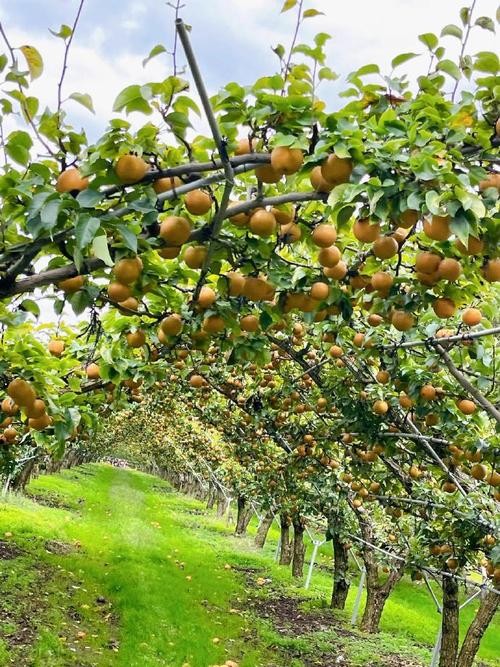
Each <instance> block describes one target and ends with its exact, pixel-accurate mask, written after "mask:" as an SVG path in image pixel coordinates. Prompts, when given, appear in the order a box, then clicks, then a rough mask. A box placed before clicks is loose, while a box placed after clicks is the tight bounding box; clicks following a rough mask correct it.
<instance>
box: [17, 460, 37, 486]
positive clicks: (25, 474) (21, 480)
mask: <svg viewBox="0 0 500 667" xmlns="http://www.w3.org/2000/svg"><path fill="white" fill-rule="evenodd" d="M36 463H37V459H36V458H32V459H30V460H29V461H27V462H26V465H25V466H24V467H23V469H22V470H21V471H20V473H19V474H18V475H17V476H16V477H15V479H14V480H13V481H12V483H11V489H12V490H13V491H24V489H25V488H26V486H27V484H28V482H29V481H30V479H31V475H32V474H33V472H34V469H35V466H36Z"/></svg>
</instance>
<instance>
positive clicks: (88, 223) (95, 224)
mask: <svg viewBox="0 0 500 667" xmlns="http://www.w3.org/2000/svg"><path fill="white" fill-rule="evenodd" d="M100 226H101V222H100V220H99V218H89V217H88V216H87V215H81V216H80V217H79V218H78V220H77V222H76V225H75V239H76V245H77V247H78V248H79V249H80V250H83V249H84V248H85V247H86V246H88V244H89V243H90V242H91V241H92V239H93V238H94V237H95V235H96V234H97V231H98V229H99V227H100Z"/></svg>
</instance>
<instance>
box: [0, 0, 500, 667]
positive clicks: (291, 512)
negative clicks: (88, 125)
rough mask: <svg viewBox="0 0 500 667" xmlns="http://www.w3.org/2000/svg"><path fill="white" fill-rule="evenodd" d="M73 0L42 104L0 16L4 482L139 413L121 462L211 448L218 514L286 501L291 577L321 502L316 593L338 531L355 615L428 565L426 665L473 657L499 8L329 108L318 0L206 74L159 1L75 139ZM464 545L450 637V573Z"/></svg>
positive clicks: (27, 52)
mask: <svg viewBox="0 0 500 667" xmlns="http://www.w3.org/2000/svg"><path fill="white" fill-rule="evenodd" d="M83 5H84V2H81V3H80V5H79V10H78V13H77V16H76V18H75V20H74V22H73V25H72V26H71V27H70V26H68V25H63V26H61V28H60V29H59V30H53V31H52V33H53V35H54V39H58V40H60V46H61V75H60V80H59V83H58V87H57V91H56V96H57V103H56V106H55V108H52V109H51V108H49V107H44V106H43V105H42V103H41V101H40V100H39V99H37V98H36V97H35V96H33V95H32V94H31V92H30V85H31V82H32V80H33V79H36V78H37V77H40V76H42V75H43V59H42V55H41V54H40V53H39V52H38V50H37V49H36V46H35V45H21V46H18V45H15V44H12V43H11V41H10V39H9V34H8V27H7V26H0V28H1V34H2V37H3V40H4V43H5V47H6V49H5V55H4V56H1V57H0V69H1V70H2V73H3V76H4V79H3V82H2V87H1V94H0V116H1V117H0V132H1V137H0V138H1V143H2V148H3V158H4V165H3V173H2V175H1V177H0V203H1V213H2V237H1V245H0V298H1V303H0V322H1V325H2V358H1V360H0V373H1V383H2V384H1V387H2V392H3V393H2V395H1V397H0V400H1V410H2V414H1V422H0V424H1V427H0V428H1V435H0V439H1V445H0V471H1V472H2V473H3V474H4V477H5V478H6V481H7V482H8V483H9V484H11V485H13V486H14V487H15V486H18V487H22V486H23V485H24V484H25V483H26V481H27V480H28V479H29V475H30V474H31V472H32V471H34V470H37V469H40V467H43V466H48V467H49V469H50V468H51V467H53V466H54V465H57V463H54V462H55V461H60V462H64V461H66V460H68V459H69V462H71V463H74V462H77V461H81V460H83V459H86V458H89V457H99V456H102V455H104V454H107V453H109V452H110V451H111V444H112V443H111V441H110V439H109V437H105V432H108V433H116V438H115V440H116V441H118V443H119V441H120V440H122V439H125V440H126V439H127V438H128V437H129V436H128V431H127V428H129V427H130V428H131V429H133V428H136V429H138V431H137V432H135V435H134V433H133V437H134V438H136V440H135V442H136V443H137V457H138V460H141V461H144V460H145V457H146V456H147V457H148V460H149V462H150V463H151V464H152V465H155V466H159V467H161V468H164V469H168V468H169V464H171V465H172V469H171V470H170V473H171V474H172V475H173V474H174V473H175V474H181V473H182V475H184V474H185V473H186V471H190V473H189V474H190V475H191V476H192V475H193V474H194V473H193V470H191V468H190V467H189V466H195V470H196V471H197V472H196V476H194V478H192V479H191V481H192V480H193V479H195V480H196V479H198V477H197V476H199V475H200V472H199V469H198V467H197V466H199V465H200V460H205V461H209V462H210V461H212V463H215V464H217V468H221V470H222V472H221V474H222V475H223V479H224V480H225V482H224V483H225V484H227V486H228V488H231V489H233V492H234V493H235V494H236V495H237V497H238V499H239V502H238V510H239V512H238V514H239V515H238V530H239V531H241V530H244V528H245V522H246V521H247V520H248V517H249V514H250V512H249V503H250V500H251V499H253V498H258V500H259V503H260V506H261V507H262V509H263V511H264V512H268V513H269V514H266V519H267V521H268V522H269V516H272V515H273V514H277V515H279V517H280V520H281V526H282V540H281V544H282V554H281V558H282V562H284V563H285V562H287V559H289V558H292V560H293V569H294V572H295V574H297V575H298V576H300V575H301V573H302V567H303V557H304V547H303V533H304V523H305V522H306V521H311V520H315V519H318V520H321V522H325V521H326V522H327V523H328V526H329V528H328V535H329V537H331V539H332V540H333V543H334V547H335V571H336V575H335V587H334V593H333V602H334V605H335V606H342V605H343V604H344V602H345V596H346V594H347V590H348V578H347V575H346V574H345V573H346V571H347V564H348V545H349V542H353V541H356V540H357V542H356V544H355V545H354V546H355V547H356V548H357V549H360V551H361V554H362V557H363V560H364V564H365V568H366V570H367V586H368V604H367V606H366V609H365V615H364V618H363V627H364V628H365V629H367V630H370V631H376V630H377V629H378V625H379V621H380V616H381V614H382V610H383V605H384V602H385V600H386V599H387V597H388V595H389V594H390V592H391V590H392V589H393V587H394V585H396V583H397V581H398V580H399V579H400V578H401V576H403V574H404V573H405V572H409V573H411V574H412V576H414V577H416V578H419V577H421V576H424V574H425V576H433V577H439V578H440V580H441V584H442V588H443V598H444V604H443V607H444V609H445V610H446V613H444V614H443V642H442V650H441V658H440V661H441V662H440V667H467V666H468V665H471V664H472V660H473V657H474V655H475V653H476V652H477V648H478V645H479V641H480V638H481V636H482V633H483V632H484V630H485V628H486V627H487V624H488V622H489V621H490V620H491V618H492V616H493V614H494V612H495V609H496V607H497V605H498V600H499V596H498V594H497V589H498V588H499V586H500V547H499V546H498V529H497V526H496V525H495V520H496V517H497V515H498V502H499V500H500V491H499V486H500V472H499V470H498V467H499V466H498V458H499V454H500V448H499V440H498V433H499V431H500V429H499V424H500V409H499V392H498V379H497V366H498V350H497V342H496V341H497V338H498V334H499V332H500V326H499V323H498V319H495V318H497V317H498V315H497V313H498V305H499V290H498V282H499V280H500V256H499V247H500V245H499V242H500V224H499V219H500V213H499V206H498V201H499V186H500V174H499V172H498V160H499V158H498V146H499V145H500V122H499V115H500V95H499V90H500V74H499V71H500V63H499V59H498V56H497V55H496V54H495V53H493V52H487V51H481V52H478V53H469V48H468V40H469V37H470V35H471V33H474V32H479V31H483V30H486V31H493V32H495V30H496V24H497V23H498V16H497V17H495V18H493V17H486V16H477V15H476V14H475V13H474V11H473V10H474V7H475V3H474V4H473V5H472V6H471V7H464V8H463V9H462V10H461V11H460V17H459V21H458V23H457V24H454V23H451V24H449V25H447V26H445V28H444V29H443V30H442V32H441V35H440V36H437V35H435V34H433V33H425V34H423V35H420V36H419V40H420V43H421V45H422V49H421V52H420V53H403V54H399V55H396V56H395V57H394V59H393V60H392V63H391V71H390V72H389V73H385V72H382V71H381V70H380V68H379V67H378V66H377V65H375V64H367V65H366V66H364V67H361V68H360V69H358V70H357V71H355V72H352V73H351V74H349V75H348V76H347V87H346V88H345V89H343V90H342V91H341V92H340V95H339V100H340V102H338V103H337V104H336V107H335V109H333V110H329V109H328V108H327V105H326V104H325V103H324V102H323V101H322V100H321V94H322V92H324V93H325V94H327V93H328V90H329V88H330V87H331V82H332V81H333V80H335V79H336V78H337V74H336V73H335V72H333V71H332V70H331V69H330V68H329V66H328V64H327V63H326V57H325V45H326V44H327V42H328V40H329V39H330V36H329V35H328V34H326V33H318V34H317V35H316V36H315V37H314V39H313V42H312V43H311V44H304V43H301V42H300V39H299V35H300V28H301V26H302V24H303V23H304V22H309V21H310V20H311V19H312V18H314V17H315V16H316V15H317V14H319V12H318V11H317V10H316V9H314V8H311V7H306V5H307V3H306V2H304V0H287V1H286V2H285V4H284V6H283V7H282V11H283V12H294V13H295V16H296V28H297V29H296V31H295V32H294V37H293V39H292V42H291V44H290V46H289V47H288V48H285V47H284V46H282V45H280V44H278V45H276V46H275V47H274V49H273V50H274V52H275V53H276V56H277V63H276V64H277V69H276V71H275V72H274V73H273V74H271V75H270V76H266V77H262V78H260V79H258V80H257V81H256V82H255V83H254V84H251V85H247V84H246V82H242V83H239V82H231V83H228V84H227V85H226V86H225V87H224V88H223V89H222V90H220V91H219V92H218V93H216V94H215V95H213V96H212V97H209V96H208V94H207V92H206V89H205V86H204V83H203V78H202V74H201V72H200V67H199V65H198V63H197V62H196V59H195V56H194V53H193V50H192V47H191V44H190V36H189V30H188V28H187V27H186V26H185V24H184V23H183V22H182V20H181V19H180V18H178V13H179V4H177V7H176V30H177V35H178V39H176V45H175V46H174V51H173V59H172V62H173V71H172V73H171V74H170V75H169V76H166V78H165V79H163V80H162V81H153V82H150V83H148V84H146V85H139V84H134V83H133V84H131V85H130V86H128V87H127V88H125V89H124V90H123V91H122V92H121V93H120V94H119V95H118V97H117V99H116V101H115V105H114V109H113V111H114V112H115V113H116V114H117V115H116V116H114V117H113V118H112V119H111V120H110V122H109V126H108V127H107V129H106V131H105V133H104V134H103V136H102V137H100V138H99V139H98V140H97V141H95V142H89V141H88V139H87V136H86V134H85V131H83V130H81V131H77V130H76V129H75V128H74V127H72V126H71V117H70V113H71V105H72V104H74V103H80V104H82V105H83V106H84V107H86V108H87V109H88V110H89V111H93V106H92V100H91V98H90V97H89V95H88V94H87V93H85V92H75V93H70V94H68V92H67V91H66V86H65V74H66V71H67V66H68V64H69V66H70V65H71V44H72V42H73V38H74V35H75V32H76V30H77V27H78V22H79V20H80V16H81V11H82V9H84V7H83ZM181 46H182V49H183V52H184V54H185V58H186V61H187V67H186V68H182V69H181V68H180V67H179V62H180V61H181V59H182V57H181V54H180V52H178V51H180V48H181ZM457 47H458V50H459V52H460V56H459V58H454V57H452V56H450V53H453V52H454V51H455V50H456V48H457ZM170 55H172V54H170ZM170 55H169V52H168V51H167V49H166V47H164V46H162V45H156V46H155V47H154V48H153V49H152V50H151V53H150V54H149V56H148V58H146V60H145V66H147V63H148V61H149V60H151V58H164V59H166V58H167V57H170ZM417 58H418V59H419V60H420V61H421V65H422V67H421V71H422V75H421V76H419V77H418V78H417V80H416V81H410V80H409V79H408V77H407V76H406V75H405V74H404V73H402V70H403V65H404V64H405V63H406V62H408V61H409V60H410V59H417ZM167 66H168V65H167V64H166V67H165V69H166V70H167ZM191 80H192V81H193V82H194V86H195V88H196V93H197V95H196V99H197V100H198V99H199V100H200V101H201V108H200V107H199V106H198V104H197V102H196V101H195V99H193V94H192V93H190V81H191ZM129 114H132V118H134V124H132V123H131V121H130V120H128V119H127V117H128V115H129ZM201 114H203V115H204V116H205V117H206V119H207V120H208V124H209V126H210V130H211V136H204V135H201V134H197V130H196V118H197V117H198V116H199V115H201ZM143 117H144V118H143ZM138 118H140V119H141V120H140V121H139V122H137V119H138ZM47 308H53V310H54V320H55V324H53V325H44V324H38V322H37V320H38V319H39V318H40V319H41V320H45V319H46V311H47ZM68 308H70V309H72V310H73V312H74V314H75V315H76V316H77V318H78V323H76V324H75V323H74V318H73V321H69V320H68V319H67V317H66V313H67V312H68ZM136 404H137V406H136ZM177 414H182V415H183V416H182V419H181V417H179V420H180V421H181V422H183V423H184V424H185V430H184V431H183V432H182V433H181V431H180V430H179V431H178V430H176V426H177V425H176V424H175V422H173V415H177ZM155 415H156V416H157V418H156V419H155ZM136 417H137V419H138V420H136ZM148 418H149V419H150V422H151V420H152V422H151V423H150V424H149V426H148V427H147V432H148V433H149V438H148V439H146V438H145V437H144V433H145V432H146V431H144V430H143V429H145V428H146V426H145V422H147V419H148ZM193 420H196V423H198V424H200V425H203V424H205V425H207V426H208V427H210V430H207V431H206V433H205V435H203V428H204V427H203V426H200V429H201V430H199V431H198V432H197V433H196V434H195V435H193V436H189V428H190V425H191V424H192V423H194V422H193ZM164 423H165V424H167V427H165V428H167V431H166V432H165V436H164V435H163V428H164V426H163V425H164ZM110 424H114V425H116V426H117V430H116V429H114V428H113V429H112V428H110ZM118 427H119V428H118ZM216 433H219V434H220V438H221V440H219V439H218V436H216V435H215V434H216ZM182 434H183V437H182V438H181V437H180V436H181V435H182ZM207 434H210V439H209V437H208V435H207ZM221 442H223V443H225V444H221ZM139 445H140V447H139ZM117 446H118V447H121V445H120V444H118V445H117ZM176 448H177V449H176ZM179 448H180V449H181V450H183V456H181V455H180V453H179V451H178V450H179ZM141 449H144V451H143V452H142V453H141V451H140V450H141ZM175 452H177V453H175ZM186 457H187V459H188V462H186V461H185V458H186ZM190 459H191V460H190ZM188 463H189V465H188ZM212 482H213V480H212ZM219 490H220V489H219ZM219 500H220V499H219ZM221 502H222V501H221ZM261 525H262V524H261ZM265 525H266V524H265V522H264V526H265ZM291 526H293V534H294V538H293V542H294V544H293V546H290V527H291ZM263 532H265V528H263V529H262V531H261V538H262V539H263V538H264V537H265V536H263V535H262V533H263ZM348 534H351V535H353V536H354V537H355V539H354V537H353V539H347V537H346V536H347V535H348ZM287 545H288V546H287ZM480 567H483V568H484V572H485V575H486V579H485V583H484V593H485V594H484V596H483V598H482V602H481V605H480V608H479V612H478V615H477V616H476V620H475V621H474V623H473V625H472V626H471V629H470V631H469V634H468V635H467V638H466V640H465V642H464V644H463V646H462V648H461V649H460V650H459V646H458V593H459V584H460V582H461V581H462V579H466V578H467V577H468V576H469V574H470V573H471V572H473V571H474V572H477V571H479V569H480ZM384 568H386V569H388V570H389V571H388V572H384V571H383V569H384Z"/></svg>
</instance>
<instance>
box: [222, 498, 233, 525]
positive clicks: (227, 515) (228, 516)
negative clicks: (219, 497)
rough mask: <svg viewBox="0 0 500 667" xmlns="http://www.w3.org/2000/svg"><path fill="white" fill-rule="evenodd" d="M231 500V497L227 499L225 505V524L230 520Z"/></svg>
mask: <svg viewBox="0 0 500 667" xmlns="http://www.w3.org/2000/svg"><path fill="white" fill-rule="evenodd" d="M232 500H233V499H232V498H228V499H227V507H226V511H225V512H224V514H225V515H226V526H229V523H230V521H231V501H232Z"/></svg>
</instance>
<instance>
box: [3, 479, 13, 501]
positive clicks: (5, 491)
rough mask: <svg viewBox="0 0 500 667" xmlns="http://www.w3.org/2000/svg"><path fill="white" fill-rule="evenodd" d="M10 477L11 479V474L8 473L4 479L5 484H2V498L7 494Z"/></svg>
mask: <svg viewBox="0 0 500 667" xmlns="http://www.w3.org/2000/svg"><path fill="white" fill-rule="evenodd" d="M10 479H11V475H8V477H7V479H6V480H5V484H4V485H3V489H2V498H5V496H6V495H7V491H8V490H9V486H10Z"/></svg>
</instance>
